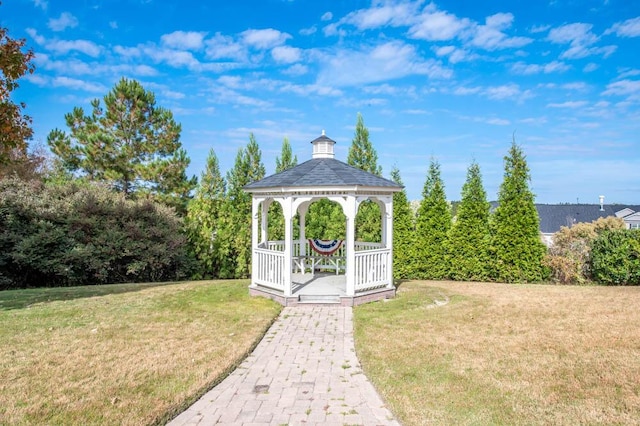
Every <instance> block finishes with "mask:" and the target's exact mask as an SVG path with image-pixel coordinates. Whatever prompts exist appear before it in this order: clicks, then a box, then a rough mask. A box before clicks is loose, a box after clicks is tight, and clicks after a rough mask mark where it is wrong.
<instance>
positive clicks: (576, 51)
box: [547, 22, 617, 59]
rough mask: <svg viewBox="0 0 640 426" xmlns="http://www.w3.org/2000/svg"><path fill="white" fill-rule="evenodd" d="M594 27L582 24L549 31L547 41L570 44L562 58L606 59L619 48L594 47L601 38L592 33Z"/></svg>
mask: <svg viewBox="0 0 640 426" xmlns="http://www.w3.org/2000/svg"><path fill="white" fill-rule="evenodd" d="M591 28H593V25H591V24H584V23H581V22H578V23H574V24H567V25H562V26H560V27H557V28H553V29H552V30H551V31H549V35H548V36H547V39H548V40H549V41H551V42H552V43H556V44H569V49H567V50H565V51H564V52H562V54H561V55H560V57H561V58H565V59H580V58H585V57H587V56H591V55H602V56H604V57H605V58H606V57H608V56H609V55H611V54H612V53H613V52H615V51H616V49H617V46H614V45H609V46H602V47H597V46H593V44H595V43H596V42H597V41H598V40H599V38H598V37H597V36H596V35H595V34H594V33H592V32H591Z"/></svg>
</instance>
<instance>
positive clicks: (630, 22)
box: [604, 16, 640, 37]
mask: <svg viewBox="0 0 640 426" xmlns="http://www.w3.org/2000/svg"><path fill="white" fill-rule="evenodd" d="M604 33H605V34H610V33H616V34H617V35H618V36H619V37H640V16H638V17H637V18H632V19H627V20H626V21H624V22H617V23H615V24H613V26H612V27H611V28H609V29H608V30H607V31H605V32H604Z"/></svg>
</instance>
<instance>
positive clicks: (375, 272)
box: [355, 249, 391, 292]
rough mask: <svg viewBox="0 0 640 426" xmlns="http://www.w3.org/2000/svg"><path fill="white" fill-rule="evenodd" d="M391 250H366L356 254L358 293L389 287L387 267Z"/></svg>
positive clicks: (356, 285) (356, 288) (356, 287)
mask: <svg viewBox="0 0 640 426" xmlns="http://www.w3.org/2000/svg"><path fill="white" fill-rule="evenodd" d="M390 256H391V250H389V249H377V250H373V249H370V250H365V251H360V252H356V253H355V257H356V264H355V275H356V276H355V290H356V292H359V291H364V290H370V289H373V288H376V287H382V286H385V285H387V284H388V283H389V282H388V276H387V267H388V266H387V265H389V259H390Z"/></svg>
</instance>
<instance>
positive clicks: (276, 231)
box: [268, 137, 298, 241]
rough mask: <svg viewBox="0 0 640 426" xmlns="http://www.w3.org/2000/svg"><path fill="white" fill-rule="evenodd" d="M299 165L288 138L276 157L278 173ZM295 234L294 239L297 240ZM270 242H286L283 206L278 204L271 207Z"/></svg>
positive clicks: (275, 203) (283, 142) (272, 204)
mask: <svg viewBox="0 0 640 426" xmlns="http://www.w3.org/2000/svg"><path fill="white" fill-rule="evenodd" d="M297 165H298V157H297V156H295V155H293V151H292V150H291V144H290V143H289V139H288V138H286V137H285V138H284V140H283V141H282V150H281V152H280V156H279V157H276V173H281V172H284V171H285V170H287V169H290V168H292V167H295V166H297ZM295 234H296V233H295V232H294V239H295V238H296V235H295ZM268 235H269V240H272V241H282V240H284V216H283V214H282V206H281V205H280V203H278V202H274V203H271V206H269V230H268Z"/></svg>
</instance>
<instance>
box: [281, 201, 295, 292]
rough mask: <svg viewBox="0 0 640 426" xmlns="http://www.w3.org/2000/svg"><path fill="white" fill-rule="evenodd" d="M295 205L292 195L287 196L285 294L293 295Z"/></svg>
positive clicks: (284, 205) (285, 213)
mask: <svg viewBox="0 0 640 426" xmlns="http://www.w3.org/2000/svg"><path fill="white" fill-rule="evenodd" d="M292 210H293V206H292V199H291V197H286V198H285V199H284V203H283V206H282V213H283V214H284V295H285V297H289V296H291V293H292V289H291V274H292V265H291V261H292V256H293V211H292Z"/></svg>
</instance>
